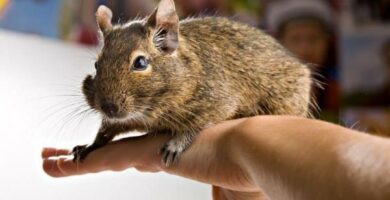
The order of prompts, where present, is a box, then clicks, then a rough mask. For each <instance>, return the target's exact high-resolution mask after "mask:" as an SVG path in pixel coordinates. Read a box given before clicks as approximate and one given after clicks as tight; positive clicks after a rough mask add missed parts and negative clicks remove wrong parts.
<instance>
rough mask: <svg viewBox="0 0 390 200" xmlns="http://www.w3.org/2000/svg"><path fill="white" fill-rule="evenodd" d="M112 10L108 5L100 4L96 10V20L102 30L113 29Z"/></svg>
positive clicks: (104, 31)
mask: <svg viewBox="0 0 390 200" xmlns="http://www.w3.org/2000/svg"><path fill="white" fill-rule="evenodd" d="M111 20H112V11H111V10H110V9H109V8H108V7H106V6H103V5H101V6H99V8H98V9H97V11H96V21H97V23H98V25H99V28H100V30H101V31H102V32H103V34H104V33H106V32H107V31H109V30H111V29H112V23H111Z"/></svg>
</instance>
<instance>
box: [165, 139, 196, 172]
mask: <svg viewBox="0 0 390 200" xmlns="http://www.w3.org/2000/svg"><path fill="white" fill-rule="evenodd" d="M193 137H194V134H190V133H187V134H184V133H181V134H177V135H175V136H174V137H173V138H171V139H170V140H169V141H168V142H167V143H165V145H164V146H163V147H162V148H161V150H160V155H161V161H162V162H163V164H164V165H165V166H170V165H173V164H175V163H176V162H177V161H178V159H179V157H180V155H181V153H183V151H184V150H186V149H187V147H189V146H190V144H191V142H192V139H193Z"/></svg>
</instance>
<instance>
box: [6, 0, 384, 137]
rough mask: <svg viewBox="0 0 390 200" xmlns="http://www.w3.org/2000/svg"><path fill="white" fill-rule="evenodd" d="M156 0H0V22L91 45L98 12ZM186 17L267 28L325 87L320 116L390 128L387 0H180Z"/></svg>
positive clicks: (117, 14)
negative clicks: (215, 18) (99, 8)
mask: <svg viewBox="0 0 390 200" xmlns="http://www.w3.org/2000/svg"><path fill="white" fill-rule="evenodd" d="M157 2H158V1H157V0H83V1H79V0H0V28H3V29H8V30H12V31H18V32H24V33H29V34H35V35H39V36H42V37H48V38H52V39H57V40H63V41H65V42H72V43H79V44H82V45H87V46H95V45H97V44H98V37H97V27H96V23H95V17H94V12H95V10H96V8H97V6H98V5H100V4H105V5H107V6H109V7H110V8H111V9H112V10H113V11H114V19H113V20H114V22H117V23H125V22H126V21H128V20H130V19H134V18H136V17H145V16H147V15H148V14H149V13H151V11H152V10H153V9H154V7H155V5H156V4H157ZM176 4H177V7H178V10H179V12H180V16H181V18H186V17H192V16H207V15H217V16H225V17H229V18H231V19H233V20H237V21H241V22H243V23H247V24H250V25H252V26H255V27H258V28H260V29H263V30H264V31H266V32H268V33H269V34H271V35H273V36H274V37H276V38H277V39H278V40H279V41H280V42H281V43H282V44H283V45H284V46H285V47H286V48H287V49H289V50H290V51H292V52H293V53H294V54H295V55H296V56H297V57H299V58H300V59H301V60H302V61H304V62H307V63H310V64H311V67H312V69H313V71H314V72H315V78H316V79H317V80H318V81H319V82H321V83H322V87H323V89H316V90H315V91H314V92H313V93H314V95H315V96H316V99H317V102H318V104H319V107H320V108H321V109H320V112H318V113H317V115H316V116H317V117H318V118H321V119H325V120H328V121H332V122H338V123H340V124H343V125H346V126H354V127H355V128H357V129H361V130H365V131H369V132H373V133H378V134H386V133H389V132H390V122H389V118H390V114H389V108H390V0H176Z"/></svg>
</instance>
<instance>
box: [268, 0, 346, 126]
mask: <svg viewBox="0 0 390 200" xmlns="http://www.w3.org/2000/svg"><path fill="white" fill-rule="evenodd" d="M266 19H267V28H268V29H269V31H270V32H271V33H272V34H274V36H275V37H276V38H277V39H278V40H279V41H280V42H281V43H282V44H283V45H284V46H285V47H286V48H287V49H288V50H290V51H291V52H292V53H293V54H295V55H296V56H297V57H298V58H300V59H301V60H302V61H304V62H307V63H310V64H313V71H314V73H315V74H316V73H318V75H316V76H315V78H316V79H318V80H319V81H320V82H323V84H322V87H323V88H324V89H323V90H320V89H318V88H315V90H314V96H315V97H316V100H317V103H318V105H319V107H320V110H321V111H322V112H321V114H322V115H321V117H322V118H326V119H328V120H337V118H338V116H337V115H338V110H339V86H338V80H337V78H338V75H337V67H336V55H337V53H336V47H335V46H336V45H335V43H336V42H335V33H334V32H335V31H334V30H333V28H332V24H333V19H332V12H331V10H330V8H329V6H328V5H327V4H324V3H323V2H322V1H315V0H301V1H298V0H295V1H278V2H276V3H273V4H270V7H269V9H268V12H267V14H266Z"/></svg>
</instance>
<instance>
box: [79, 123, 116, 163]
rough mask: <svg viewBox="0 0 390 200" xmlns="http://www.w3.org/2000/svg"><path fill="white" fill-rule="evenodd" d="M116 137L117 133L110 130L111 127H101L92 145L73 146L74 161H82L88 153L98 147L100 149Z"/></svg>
mask: <svg viewBox="0 0 390 200" xmlns="http://www.w3.org/2000/svg"><path fill="white" fill-rule="evenodd" d="M114 137H115V134H113V133H112V131H110V128H109V127H107V128H105V127H104V128H103V127H102V128H100V130H99V132H98V134H97V136H96V138H95V140H94V142H93V143H92V144H91V145H79V146H76V147H74V148H73V150H72V154H73V162H82V161H83V160H84V159H85V158H86V157H87V156H88V154H90V153H91V152H92V151H95V150H96V149H99V148H100V147H103V146H105V145H106V144H107V143H109V142H110V141H111V140H112V139H113V138H114Z"/></svg>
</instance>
